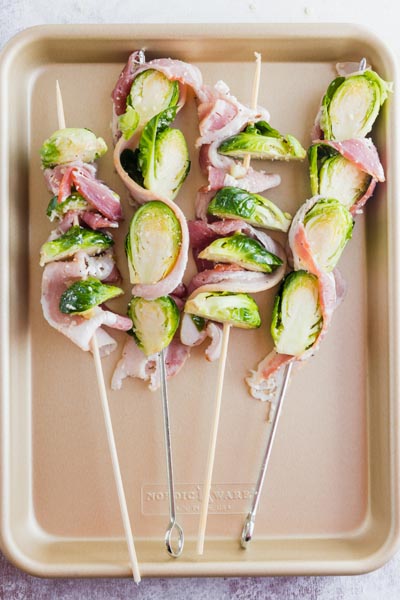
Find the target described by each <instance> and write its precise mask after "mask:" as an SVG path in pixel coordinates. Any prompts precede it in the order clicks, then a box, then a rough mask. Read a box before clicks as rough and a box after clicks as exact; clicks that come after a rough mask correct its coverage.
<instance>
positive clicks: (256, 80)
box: [243, 52, 261, 170]
mask: <svg viewBox="0 0 400 600" xmlns="http://www.w3.org/2000/svg"><path fill="white" fill-rule="evenodd" d="M254 55H255V57H256V70H255V73H254V79H253V89H252V93H251V108H252V109H253V110H256V108H257V99H258V92H259V90H260V79H261V54H260V53H259V52H255V53H254ZM250 160H251V156H250V154H246V156H245V157H244V160H243V167H244V168H245V169H246V170H247V169H248V168H249V166H250Z"/></svg>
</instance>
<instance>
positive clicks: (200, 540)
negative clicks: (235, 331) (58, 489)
mask: <svg viewBox="0 0 400 600" xmlns="http://www.w3.org/2000/svg"><path fill="white" fill-rule="evenodd" d="M230 330H231V326H230V325H229V323H224V328H223V332H222V347H221V355H220V357H219V363H218V378H217V390H216V393H215V404H214V418H213V425H212V428H211V435H210V442H209V446H208V456H207V471H206V479H205V482H204V486H203V497H202V502H201V510H200V523H199V532H198V535H197V546H196V551H197V554H203V551H204V537H205V534H206V526H207V515H208V502H209V499H210V491H211V481H212V474H213V469H214V459H215V448H216V445H217V436H218V426H219V416H220V412H221V402H222V390H223V387H224V375H225V365H226V357H227V354H228V344H229V333H230Z"/></svg>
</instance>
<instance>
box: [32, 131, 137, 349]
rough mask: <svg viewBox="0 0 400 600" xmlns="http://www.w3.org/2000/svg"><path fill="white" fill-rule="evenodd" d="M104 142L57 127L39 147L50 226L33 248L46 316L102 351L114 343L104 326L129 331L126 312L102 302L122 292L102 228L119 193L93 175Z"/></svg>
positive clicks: (115, 218)
mask: <svg viewBox="0 0 400 600" xmlns="http://www.w3.org/2000/svg"><path fill="white" fill-rule="evenodd" d="M106 150H107V146H106V143H105V142H104V140H103V139H102V138H98V137H96V136H95V134H94V133H93V132H91V131H89V130H88V129H83V128H82V129H81V128H64V129H60V130H58V131H56V132H55V133H53V135H52V136H51V137H50V138H48V139H47V140H45V142H44V143H43V145H42V148H41V152H40V154H41V159H42V166H43V169H44V171H43V173H44V177H45V179H46V182H47V185H48V188H49V191H50V192H51V193H52V194H53V196H52V198H51V200H50V202H49V204H48V207H47V216H48V218H49V219H50V221H51V222H52V223H57V227H56V228H55V229H54V230H53V231H52V232H51V234H50V237H49V239H48V241H47V242H45V243H44V244H43V245H42V247H41V249H40V265H41V266H43V267H44V272H43V278H42V298H41V302H42V308H43V314H44V316H45V318H46V320H47V321H48V323H49V324H50V325H51V326H53V327H54V328H55V329H57V330H58V331H61V333H63V334H64V335H66V336H67V337H68V338H69V339H71V340H72V341H73V342H74V343H75V344H77V345H78V346H79V347H80V348H81V349H83V350H90V348H91V342H92V339H93V337H94V336H96V340H97V343H98V346H99V349H100V353H101V355H105V354H108V353H109V352H111V351H112V350H114V349H115V348H116V345H117V344H116V341H115V340H114V339H113V338H112V337H111V336H110V334H109V333H107V331H106V330H104V329H103V326H107V327H109V328H114V329H120V330H124V331H126V330H129V329H130V328H131V326H132V322H131V320H130V319H129V318H127V317H125V316H122V315H119V314H117V313H115V312H113V311H111V310H110V309H109V308H108V307H107V306H106V304H105V303H106V302H108V301H110V300H112V299H113V298H115V297H117V296H120V295H121V294H123V290H122V289H121V288H120V287H118V286H116V285H115V283H118V281H119V279H120V274H119V271H118V268H117V266H116V264H115V261H114V257H113V245H114V241H113V238H112V236H111V234H110V233H109V232H107V231H106V229H109V228H116V227H118V224H119V222H120V221H121V219H122V210H121V204H120V200H119V197H118V195H117V194H116V193H115V192H113V191H112V190H110V188H108V187H107V186H106V185H105V184H104V183H102V182H100V181H99V180H98V179H97V178H96V166H95V165H94V161H95V160H96V159H97V158H99V157H101V156H102V155H103V154H104V153H105V152H106Z"/></svg>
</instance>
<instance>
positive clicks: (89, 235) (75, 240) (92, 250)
mask: <svg viewBox="0 0 400 600" xmlns="http://www.w3.org/2000/svg"><path fill="white" fill-rule="evenodd" d="M113 244H114V241H113V239H112V238H111V237H110V236H109V235H107V234H106V233H101V232H100V231H92V230H91V229H86V228H85V227H81V226H80V225H73V226H72V227H71V228H70V229H68V231H67V232H66V233H63V235H61V236H60V237H58V238H56V239H55V240H53V241H51V242H46V243H45V244H43V246H42V247H41V249H40V263H39V264H40V266H41V267H43V266H44V265H45V264H47V263H49V262H52V261H54V260H63V259H64V258H68V257H70V256H73V255H74V254H75V253H76V252H78V250H84V251H85V252H86V253H87V254H89V255H91V256H93V255H95V254H101V252H104V251H105V250H107V248H109V247H110V246H112V245H113Z"/></svg>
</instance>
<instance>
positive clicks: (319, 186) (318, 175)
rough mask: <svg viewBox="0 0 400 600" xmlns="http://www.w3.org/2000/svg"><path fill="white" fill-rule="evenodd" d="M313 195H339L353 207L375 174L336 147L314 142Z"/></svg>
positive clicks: (348, 206) (331, 196)
mask: <svg viewBox="0 0 400 600" xmlns="http://www.w3.org/2000/svg"><path fill="white" fill-rule="evenodd" d="M308 156H309V161H310V180H311V191H312V194H313V196H316V195H321V196H324V197H325V198H336V199H337V200H339V201H340V202H341V203H342V204H343V205H344V206H345V207H346V208H348V209H350V208H351V207H352V206H353V204H355V203H356V202H357V201H358V200H359V199H360V198H362V197H363V196H364V194H365V192H366V191H367V189H368V187H369V185H370V183H371V180H372V177H371V175H369V174H368V173H365V172H364V171H362V170H361V169H359V168H358V167H357V166H356V165H355V164H354V163H352V162H351V161H350V160H347V158H345V157H344V156H342V155H341V154H340V153H339V152H337V151H336V150H334V149H333V148H329V147H328V146H326V145H324V144H314V145H313V146H311V148H310V149H309V152H308Z"/></svg>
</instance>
